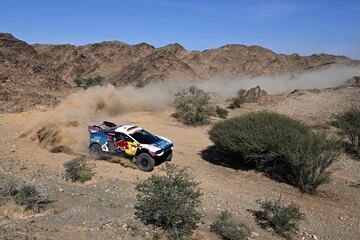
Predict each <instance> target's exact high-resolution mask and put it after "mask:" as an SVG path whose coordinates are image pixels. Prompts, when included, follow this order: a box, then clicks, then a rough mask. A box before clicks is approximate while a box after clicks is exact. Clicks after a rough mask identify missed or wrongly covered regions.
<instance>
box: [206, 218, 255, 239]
mask: <svg viewBox="0 0 360 240" xmlns="http://www.w3.org/2000/svg"><path fill="white" fill-rule="evenodd" d="M210 230H211V231H212V232H214V233H216V234H217V235H219V236H220V237H221V238H222V239H223V240H244V239H247V238H248V237H249V234H250V231H249V229H248V227H247V226H246V225H245V224H242V223H239V222H237V221H236V220H235V219H233V217H232V215H231V213H230V212H228V211H223V212H221V213H220V214H219V215H218V216H217V217H216V221H215V222H214V223H213V224H211V226H210Z"/></svg>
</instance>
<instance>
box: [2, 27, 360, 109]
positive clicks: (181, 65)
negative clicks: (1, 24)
mask: <svg viewBox="0 0 360 240" xmlns="http://www.w3.org/2000/svg"><path fill="white" fill-rule="evenodd" d="M336 63H340V64H359V62H358V61H353V60H351V59H349V58H347V57H343V56H333V55H327V54H320V55H311V56H307V57H303V56H299V55H297V54H293V55H283V54H277V53H275V52H273V51H271V50H268V49H265V48H262V47H259V46H249V47H248V46H244V45H239V44H232V45H225V46H223V47H220V48H216V49H211V50H205V51H187V50H186V49H184V48H183V47H182V46H181V45H180V44H177V43H175V44H169V45H167V46H164V47H160V48H155V47H153V46H151V45H149V44H146V43H140V44H136V45H129V44H125V43H122V42H119V41H106V42H101V43H95V44H88V45H84V46H74V45H69V44H65V45H48V44H34V45H30V44H27V43H26V42H24V41H21V40H19V39H17V38H15V37H14V36H12V35H11V34H9V33H0V93H1V95H0V103H1V104H0V112H1V111H22V110H23V109H26V108H28V107H30V106H32V105H36V104H46V105H49V104H50V105H53V104H56V102H57V98H58V95H61V93H63V92H66V91H67V90H68V89H71V87H72V86H74V83H73V80H74V79H76V78H79V77H93V76H97V75H100V76H102V77H105V79H106V80H107V81H108V82H110V83H112V84H114V85H117V86H123V85H128V84H132V85H135V86H143V85H145V84H147V83H149V82H152V81H164V80H166V79H168V78H171V77H172V76H174V75H177V76H181V77H186V78H190V79H208V78H214V77H217V76H226V77H228V78H233V77H234V78H236V77H239V76H242V75H248V76H253V77H254V76H260V75H265V74H277V73H284V72H302V71H306V70H309V69H314V68H318V67H321V66H324V65H328V64H336ZM19 101H20V102H23V104H19ZM20 105H21V107H19V106H20Z"/></svg>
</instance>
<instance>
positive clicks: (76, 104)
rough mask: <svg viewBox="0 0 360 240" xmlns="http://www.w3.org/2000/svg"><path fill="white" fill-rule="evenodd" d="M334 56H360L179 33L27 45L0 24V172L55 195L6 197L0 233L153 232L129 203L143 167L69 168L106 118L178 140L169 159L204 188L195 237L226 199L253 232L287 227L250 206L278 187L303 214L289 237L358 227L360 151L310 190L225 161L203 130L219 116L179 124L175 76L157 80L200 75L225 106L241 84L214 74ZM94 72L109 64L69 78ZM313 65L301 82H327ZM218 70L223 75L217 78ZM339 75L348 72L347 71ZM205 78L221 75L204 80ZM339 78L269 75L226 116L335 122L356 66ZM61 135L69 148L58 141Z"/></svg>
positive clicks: (348, 235)
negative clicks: (183, 41)
mask: <svg viewBox="0 0 360 240" xmlns="http://www.w3.org/2000/svg"><path fill="white" fill-rule="evenodd" d="M335 63H336V64H338V65H341V66H348V67H356V66H358V64H359V61H355V60H351V59H348V58H346V57H338V56H331V55H325V54H321V55H313V56H309V57H302V56H298V55H295V54H294V55H282V54H276V53H274V52H272V51H270V50H267V49H264V48H261V47H255V46H253V47H246V46H243V45H227V46H224V47H221V48H218V49H212V50H206V51H203V52H195V51H193V52H189V51H186V50H185V49H184V48H183V47H181V46H180V45H179V44H171V45H167V46H165V47H162V48H154V47H153V46H150V45H148V44H146V43H141V44H138V45H127V44H124V43H121V42H102V43H98V44H90V45H86V46H80V47H77V46H72V45H46V44H35V45H29V44H27V43H25V42H22V41H20V40H17V39H16V38H14V37H13V36H12V35H9V34H0V94H1V96H0V104H1V105H0V112H2V113H1V114H0V131H1V135H2V137H1V138H0V178H1V179H11V180H13V181H14V182H16V183H18V184H20V185H21V184H24V183H31V184H33V185H35V186H37V187H38V188H39V190H40V191H41V192H42V193H45V194H46V195H47V196H48V197H49V199H50V200H52V202H51V203H50V204H48V205H46V207H45V208H44V209H43V210H42V211H40V212H39V213H33V212H31V211H25V212H24V211H23V210H22V209H21V207H19V206H18V205H16V204H15V202H14V201H8V202H5V203H3V205H1V206H0V239H69V240H70V239H150V237H151V234H150V230H149V229H148V228H146V227H144V226H143V225H142V224H140V223H139V222H138V221H137V220H135V219H134V214H133V213H134V209H133V206H134V201H135V194H136V193H135V190H134V184H135V183H136V182H137V181H139V180H141V179H145V178H147V177H148V176H150V174H151V173H146V172H141V171H139V170H138V169H136V168H134V167H132V166H131V164H124V161H123V160H122V161H121V164H120V163H119V162H118V161H117V159H113V160H112V161H105V160H102V161H100V160H99V161H95V160H91V159H89V161H91V162H92V163H93V164H94V165H95V169H94V170H95V172H96V174H95V176H94V177H93V179H92V180H91V181H89V182H86V183H83V184H81V183H71V182H69V181H66V180H65V177H64V176H65V170H64V167H63V164H64V163H65V162H66V161H68V160H70V159H72V158H74V156H75V155H77V154H83V155H87V143H88V132H87V129H86V125H87V124H90V123H96V122H101V121H102V120H111V121H114V122H118V123H129V124H134V125H138V126H142V127H144V128H146V129H148V130H149V131H151V132H154V133H156V134H159V135H163V136H166V137H168V138H170V139H172V140H173V142H174V146H175V150H174V157H173V160H172V163H174V164H178V165H181V166H186V167H189V168H190V172H191V173H192V174H193V175H194V176H195V178H196V180H197V181H199V182H200V187H201V189H202V192H203V194H204V195H203V197H202V212H203V214H204V216H205V217H204V219H203V223H202V224H201V225H200V227H199V229H198V230H197V231H196V233H195V236H194V238H195V239H217V237H216V236H215V235H213V234H212V233H210V231H209V224H211V222H212V221H213V220H214V217H215V215H216V214H218V213H219V212H220V211H221V210H229V211H231V212H232V213H233V214H234V215H235V216H236V217H237V218H239V219H240V220H241V221H243V222H244V223H246V224H247V225H248V226H249V227H250V229H251V231H252V235H251V238H252V239H282V238H281V237H279V236H278V235H275V234H274V233H272V232H271V231H266V230H264V229H261V228H260V227H259V226H258V225H257V224H256V223H255V221H254V217H253V215H252V213H251V212H252V211H253V210H256V209H257V208H258V204H257V203H256V200H258V199H265V198H278V197H282V198H283V199H284V200H286V201H287V202H295V203H296V204H298V205H299V206H300V207H301V209H302V210H303V212H304V213H305V214H306V219H305V220H304V222H303V223H302V224H301V226H300V231H299V233H298V234H297V235H296V236H294V239H324V240H325V239H329V240H333V239H334V240H335V239H338V240H343V239H349V240H350V239H358V238H359V236H360V201H359V199H360V161H358V160H355V159H353V158H352V156H350V155H348V154H345V153H343V154H342V155H341V157H340V160H339V161H338V162H336V163H335V164H334V165H333V166H332V170H333V174H332V179H331V181H330V182H329V183H327V184H324V185H322V186H321V187H320V188H319V191H318V192H317V193H316V194H314V195H309V194H305V193H301V192H300V191H299V190H298V189H297V188H295V187H292V186H290V185H288V184H285V183H281V182H278V181H276V180H273V179H271V178H269V177H267V176H266V175H265V174H263V173H260V172H257V171H255V170H253V169H245V168H244V167H241V166H235V165H232V164H229V163H228V162H226V161H223V159H222V158H221V156H217V155H216V154H214V153H213V152H212V150H211V146H212V142H211V141H210V140H209V137H208V133H207V131H208V130H209V129H210V127H211V126H212V124H213V123H214V122H217V121H220V119H219V118H215V117H213V118H212V119H211V123H210V124H209V125H206V126H201V127H189V126H184V125H183V124H181V123H179V122H178V121H177V120H176V119H175V118H173V117H172V116H171V114H172V113H173V112H174V108H173V107H172V106H171V100H172V99H171V97H172V96H173V91H174V88H166V87H164V85H162V84H166V82H168V81H169V82H171V83H174V82H175V83H176V81H180V80H178V79H182V78H189V79H192V80H196V81H200V83H199V86H200V87H201V86H206V87H207V88H209V89H210V90H214V91H215V90H218V91H222V93H219V92H218V93H219V96H220V97H218V98H217V100H216V101H217V102H218V104H220V105H223V106H226V102H225V100H224V98H226V97H230V96H231V95H230V94H232V93H233V92H236V91H237V90H239V89H232V90H233V91H225V90H224V89H226V86H225V88H224V89H222V90H221V89H220V87H219V86H220V85H221V84H220V85H219V81H220V83H221V78H220V77H219V76H225V75H226V76H227V77H226V79H234V80H228V81H225V80H224V81H225V83H226V84H223V85H228V86H230V88H234V87H239V86H241V84H240V85H239V86H238V85H236V84H233V81H235V82H239V81H241V78H240V77H241V76H245V75H246V76H248V77H247V78H255V79H256V78H259V77H261V82H264V81H266V80H267V79H264V78H262V77H263V76H270V75H273V76H275V77H274V79H272V80H269V81H272V83H276V79H277V78H276V76H278V75H275V74H290V75H291V74H303V73H307V72H308V71H312V72H314V71H315V72H316V71H318V70H321V69H323V68H324V67H325V68H326V69H327V67H329V66H328V65H333V64H335ZM336 71H337V70H335V72H336ZM355 72H356V71H355ZM351 74H352V72H351ZM96 75H101V76H104V77H105V79H106V81H107V82H108V83H109V84H111V85H107V86H102V87H94V88H89V89H88V90H81V89H79V88H75V87H74V83H73V82H72V81H73V80H74V79H75V78H77V77H92V76H96ZM175 75H176V77H174V76H175ZM279 76H280V75H279ZM305 76H307V75H305ZM309 76H310V77H309ZM309 76H308V77H303V78H301V77H300V78H297V80H299V81H300V80H301V81H304V83H306V81H309V82H311V81H317V80H318V79H320V78H321V79H322V82H323V83H324V82H325V83H326V77H325V76H326V75H321V76H317V75H316V74H315V75H309ZM315 76H316V78H317V79H316V80H315ZM351 77H354V76H351ZM170 78H171V79H170ZM214 78H217V79H220V80H216V81H215V82H211V79H214ZM313 78H314V79H313ZM324 78H325V79H324ZM344 78H345V79H342V80H348V79H350V78H348V79H347V75H346V76H344ZM206 79H210V80H209V82H207V83H214V85H211V84H208V85H206V81H207V80H206ZM279 79H281V77H279ZM286 79H287V78H286ZM295 80H296V79H295ZM342 80H341V81H340V80H339V82H338V83H337V85H339V86H338V87H334V85H336V84H335V83H331V84H329V85H328V88H327V87H326V86H327V85H326V84H322V85H321V86H324V87H323V88H322V89H305V88H306V85H304V86H302V87H301V88H302V89H299V90H295V87H294V86H298V85H297V84H294V85H291V84H292V83H291V84H290V85H289V88H290V89H291V88H292V89H291V90H295V91H283V90H278V91H275V89H274V88H272V89H270V88H271V86H270V85H271V84H269V86H268V88H269V89H268V88H266V87H264V90H266V91H269V93H272V94H271V95H268V96H266V97H265V98H264V99H262V100H261V101H258V103H255V102H252V103H246V104H244V105H243V106H242V107H241V108H240V109H236V110H230V113H229V117H232V116H238V115H241V114H244V113H247V112H249V111H258V110H262V109H267V110H271V111H276V112H279V113H282V114H285V115H288V116H291V117H293V118H295V119H300V120H302V121H304V122H306V123H308V124H310V125H311V126H313V127H314V128H326V129H327V130H328V131H330V132H331V133H333V134H336V133H337V132H336V130H335V129H334V128H333V127H331V126H330V124H329V122H330V121H331V120H332V119H333V115H334V114H336V113H339V112H342V111H345V110H348V109H350V108H353V107H360V85H359V78H358V77H355V78H353V79H352V80H351V82H349V83H347V84H346V83H345V81H342ZM244 81H245V80H244ZM279 81H280V80H279ZM157 82H160V83H159V85H156V84H158V83H157ZM285 82H286V83H288V81H287V80H286V81H285V80H283V83H285ZM180 83H182V82H181V81H180ZM197 83H198V82H197ZM257 83H258V82H256V81H255V80H254V84H253V85H252V82H248V83H247V84H246V86H247V85H251V87H255V86H256V85H257ZM151 84H155V85H151ZM232 84H233V85H232ZM114 85H115V86H114ZM128 85H132V87H131V88H129V86H128ZM175 85H176V84H175ZM180 85H181V84H180ZM265 85H266V84H265ZM340 85H341V86H340ZM133 86H135V87H133ZM136 86H137V87H140V86H141V87H143V88H137V87H136ZM147 86H150V87H147ZM165 86H166V85H165ZM214 86H215V87H214ZM309 86H313V85H309ZM176 87H178V86H176ZM206 87H205V88H206ZM239 88H240V87H239ZM309 88H312V87H309ZM176 89H177V88H176ZM176 89H175V90H176ZM279 91H280V92H279ZM215 93H217V92H215ZM264 94H265V93H264ZM162 95H164V96H165V97H164V96H163V97H161V96H162ZM59 146H63V147H66V149H68V150H69V151H65V152H67V153H65V152H60V153H54V151H53V149H54V148H56V147H59ZM125 161H126V160H125ZM160 168H161V166H158V167H156V168H155V170H154V171H153V173H154V172H155V173H157V172H159V171H160Z"/></svg>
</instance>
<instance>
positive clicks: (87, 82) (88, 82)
mask: <svg viewBox="0 0 360 240" xmlns="http://www.w3.org/2000/svg"><path fill="white" fill-rule="evenodd" d="M104 80H105V79H104V77H101V76H96V77H92V78H77V79H75V80H74V83H75V84H76V86H77V87H82V88H84V89H88V88H89V87H92V86H97V85H102V84H103V83H104Z"/></svg>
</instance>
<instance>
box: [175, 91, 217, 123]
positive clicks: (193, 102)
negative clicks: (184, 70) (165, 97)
mask: <svg viewBox="0 0 360 240" xmlns="http://www.w3.org/2000/svg"><path fill="white" fill-rule="evenodd" d="M174 104H175V113H174V114H173V116H174V117H175V118H177V119H179V120H180V121H181V122H183V123H184V124H186V125H192V126H197V125H204V124H207V123H208V122H209V119H210V117H211V115H212V114H213V112H214V107H213V105H212V102H211V95H210V94H209V93H207V92H204V91H203V90H201V89H198V88H197V87H195V86H191V87H190V88H188V89H182V90H180V91H179V92H177V93H176V94H175V102H174Z"/></svg>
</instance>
